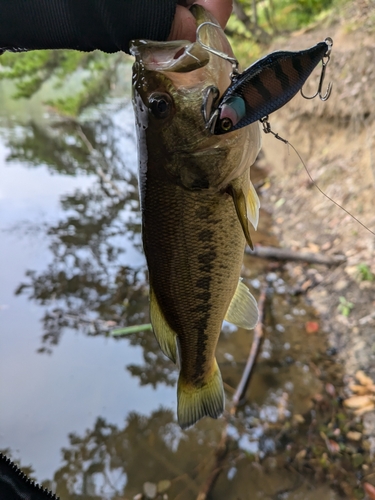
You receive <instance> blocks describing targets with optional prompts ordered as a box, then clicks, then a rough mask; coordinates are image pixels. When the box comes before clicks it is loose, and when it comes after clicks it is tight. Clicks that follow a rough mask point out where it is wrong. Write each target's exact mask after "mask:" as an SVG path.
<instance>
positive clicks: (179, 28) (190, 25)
mask: <svg viewBox="0 0 375 500" xmlns="http://www.w3.org/2000/svg"><path fill="white" fill-rule="evenodd" d="M196 31H197V24H196V21H195V18H194V16H193V14H192V13H191V12H190V11H189V10H188V9H186V8H185V7H182V6H181V5H177V6H176V13H175V16H174V20H173V24H172V29H171V32H170V34H169V37H168V40H189V41H190V42H195V39H196Z"/></svg>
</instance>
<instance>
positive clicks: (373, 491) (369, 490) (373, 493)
mask: <svg viewBox="0 0 375 500" xmlns="http://www.w3.org/2000/svg"><path fill="white" fill-rule="evenodd" d="M363 489H364V490H365V492H366V495H367V496H368V497H369V498H370V499H371V500H375V487H374V486H373V485H372V484H370V483H363Z"/></svg>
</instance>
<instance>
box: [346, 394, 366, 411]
mask: <svg viewBox="0 0 375 500" xmlns="http://www.w3.org/2000/svg"><path fill="white" fill-rule="evenodd" d="M371 403H372V397H371V396H351V397H350V398H348V399H345V401H344V405H345V406H346V407H347V408H363V407H364V406H367V405H370V404H371Z"/></svg>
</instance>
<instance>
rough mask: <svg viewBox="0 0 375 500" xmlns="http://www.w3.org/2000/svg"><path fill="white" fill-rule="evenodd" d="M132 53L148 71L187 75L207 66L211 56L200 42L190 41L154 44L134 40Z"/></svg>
mask: <svg viewBox="0 0 375 500" xmlns="http://www.w3.org/2000/svg"><path fill="white" fill-rule="evenodd" d="M130 53H131V54H132V55H133V56H135V58H136V61H137V62H140V63H142V65H143V66H144V68H145V69H146V70H148V71H171V72H176V73H187V72H190V71H194V70H195V69H198V68H203V67H204V66H206V65H207V64H208V62H209V60H210V54H209V53H208V52H207V50H206V49H205V48H203V47H202V45H201V44H200V43H198V42H194V43H191V42H189V41H188V40H178V41H174V42H154V41H151V40H132V41H131V42H130Z"/></svg>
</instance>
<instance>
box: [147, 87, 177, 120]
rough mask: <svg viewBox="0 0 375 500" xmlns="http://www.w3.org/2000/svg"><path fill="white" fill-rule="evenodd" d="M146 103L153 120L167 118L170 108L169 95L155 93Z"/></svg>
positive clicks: (170, 99) (170, 100)
mask: <svg viewBox="0 0 375 500" xmlns="http://www.w3.org/2000/svg"><path fill="white" fill-rule="evenodd" d="M148 102H149V108H150V111H151V113H152V114H153V115H154V116H155V118H160V119H162V118H167V116H168V115H169V113H170V111H171V107H172V98H171V96H170V95H169V94H162V93H159V92H155V93H154V94H151V96H150V98H149V100H148Z"/></svg>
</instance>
